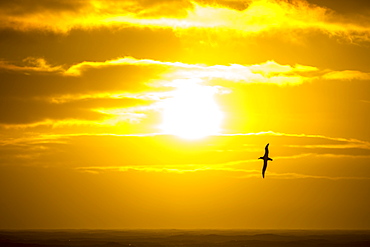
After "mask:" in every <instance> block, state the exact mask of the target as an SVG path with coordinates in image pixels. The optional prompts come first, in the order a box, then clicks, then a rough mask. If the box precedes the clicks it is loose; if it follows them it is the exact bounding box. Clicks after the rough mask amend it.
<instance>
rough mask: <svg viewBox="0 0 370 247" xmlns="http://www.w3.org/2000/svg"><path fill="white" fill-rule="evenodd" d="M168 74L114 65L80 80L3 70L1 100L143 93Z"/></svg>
mask: <svg viewBox="0 0 370 247" xmlns="http://www.w3.org/2000/svg"><path fill="white" fill-rule="evenodd" d="M164 70H165V68H164V67H161V66H155V65H154V66H134V65H115V66H104V67H100V68H91V67H90V68H85V69H84V72H83V74H82V75H81V76H64V75H62V74H60V73H54V72H32V71H30V72H27V71H26V72H25V71H23V72H22V71H12V70H2V71H1V70H0V97H2V98H38V97H50V96H61V95H66V94H72V95H73V94H75V95H84V94H94V93H109V92H140V91H144V90H148V89H149V87H148V86H147V85H146V84H145V83H146V82H148V80H150V79H153V78H156V77H158V76H159V74H160V73H161V72H163V71H164Z"/></svg>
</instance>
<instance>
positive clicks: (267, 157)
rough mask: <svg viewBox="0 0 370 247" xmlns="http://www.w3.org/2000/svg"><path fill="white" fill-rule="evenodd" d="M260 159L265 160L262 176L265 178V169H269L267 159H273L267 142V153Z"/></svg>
mask: <svg viewBox="0 0 370 247" xmlns="http://www.w3.org/2000/svg"><path fill="white" fill-rule="evenodd" d="M258 159H262V160H263V168H262V177H263V178H265V171H266V169H267V161H269V160H271V161H272V159H271V158H270V157H269V143H267V145H266V147H265V155H264V156H262V157H259V158H258Z"/></svg>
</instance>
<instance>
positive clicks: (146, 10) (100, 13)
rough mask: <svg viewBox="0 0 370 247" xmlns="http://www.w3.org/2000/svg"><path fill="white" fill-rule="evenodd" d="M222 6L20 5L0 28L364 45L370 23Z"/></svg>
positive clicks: (5, 13)
mask: <svg viewBox="0 0 370 247" xmlns="http://www.w3.org/2000/svg"><path fill="white" fill-rule="evenodd" d="M222 3H224V2H223V1H221V2H220V4H217V1H213V2H212V3H207V2H206V1H202V3H201V4H200V3H198V2H197V1H186V0H183V1H156V2H151V1H113V0H110V1H109V0H108V1H97V0H90V1H84V2H76V3H72V2H68V3H65V4H64V5H63V4H61V6H56V5H55V6H53V5H52V4H48V3H47V1H40V2H39V3H37V4H31V1H22V2H16V3H13V4H3V6H0V13H1V15H0V16H1V18H0V21H1V23H2V27H3V28H14V29H20V30H27V29H48V30H54V31H57V32H67V31H69V30H71V29H73V28H94V27H99V26H118V25H122V24H125V25H130V26H149V27H155V28H172V29H174V30H175V31H176V30H180V31H181V30H183V29H189V28H202V29H218V30H233V31H237V32H240V33H242V34H258V33H260V32H266V31H277V32H281V31H283V30H289V31H290V32H291V31H298V32H300V31H302V30H318V31H321V32H324V33H328V34H329V35H335V36H339V37H345V38H348V39H349V40H351V41H353V40H365V41H369V34H370V28H369V25H368V24H369V22H370V20H369V18H368V17H366V16H361V17H360V18H357V19H356V18H354V17H353V16H350V17H346V16H343V15H340V14H338V13H335V12H334V11H332V10H329V9H327V8H325V7H320V6H317V5H313V4H309V3H308V2H307V1H304V0H296V1H283V0H274V1H267V0H253V1H250V2H249V4H248V5H246V7H245V8H239V9H235V8H231V7H229V6H228V5H227V4H222ZM33 5H36V6H33ZM27 9H28V11H26V10H27Z"/></svg>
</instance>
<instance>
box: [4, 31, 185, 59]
mask: <svg viewBox="0 0 370 247" xmlns="http://www.w3.org/2000/svg"><path fill="white" fill-rule="evenodd" d="M14 46H16V47H17V49H14ZM183 52H184V51H183V48H182V47H181V40H180V38H179V37H176V35H175V34H174V33H173V31H172V30H170V29H156V30H153V29H150V28H134V27H112V28H108V27H105V28H103V27H102V28H99V29H92V30H78V29H74V30H71V31H70V32H69V33H68V34H59V33H55V32H48V31H38V30H32V31H31V30H30V31H16V30H12V29H0V59H3V60H7V61H21V60H23V59H24V58H26V57H30V56H31V57H42V58H44V59H45V60H47V61H48V62H50V63H51V64H58V65H60V64H67V65H72V64H76V63H79V62H83V61H105V60H109V59H112V58H115V57H118V56H121V57H123V56H132V57H135V58H138V59H140V58H145V59H155V60H161V61H178V59H179V58H180V57H181V54H182V53H183Z"/></svg>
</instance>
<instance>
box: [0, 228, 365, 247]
mask: <svg viewBox="0 0 370 247" xmlns="http://www.w3.org/2000/svg"><path fill="white" fill-rule="evenodd" d="M0 246H1V247H10V246H11V247H14V246H20V247H26V246H27V247H31V246H32V247H41V246H43V247H44V246H56V247H58V246H75V247H78V246H89V247H110V246H112V247H119V246H129V247H135V246H137V247H140V246H142V247H155V246H158V247H159V246H171V247H172V246H181V247H186V246H199V247H207V246H220V247H221V246H230V247H234V246H235V247H236V246H240V247H241V246H257V247H262V246H272V247H275V246H284V247H285V246H287V247H293V246H300V247H305V246H322V247H332V246H342V247H343V246H352V247H360V246H361V247H369V246H370V230H369V231H347V230H0Z"/></svg>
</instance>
